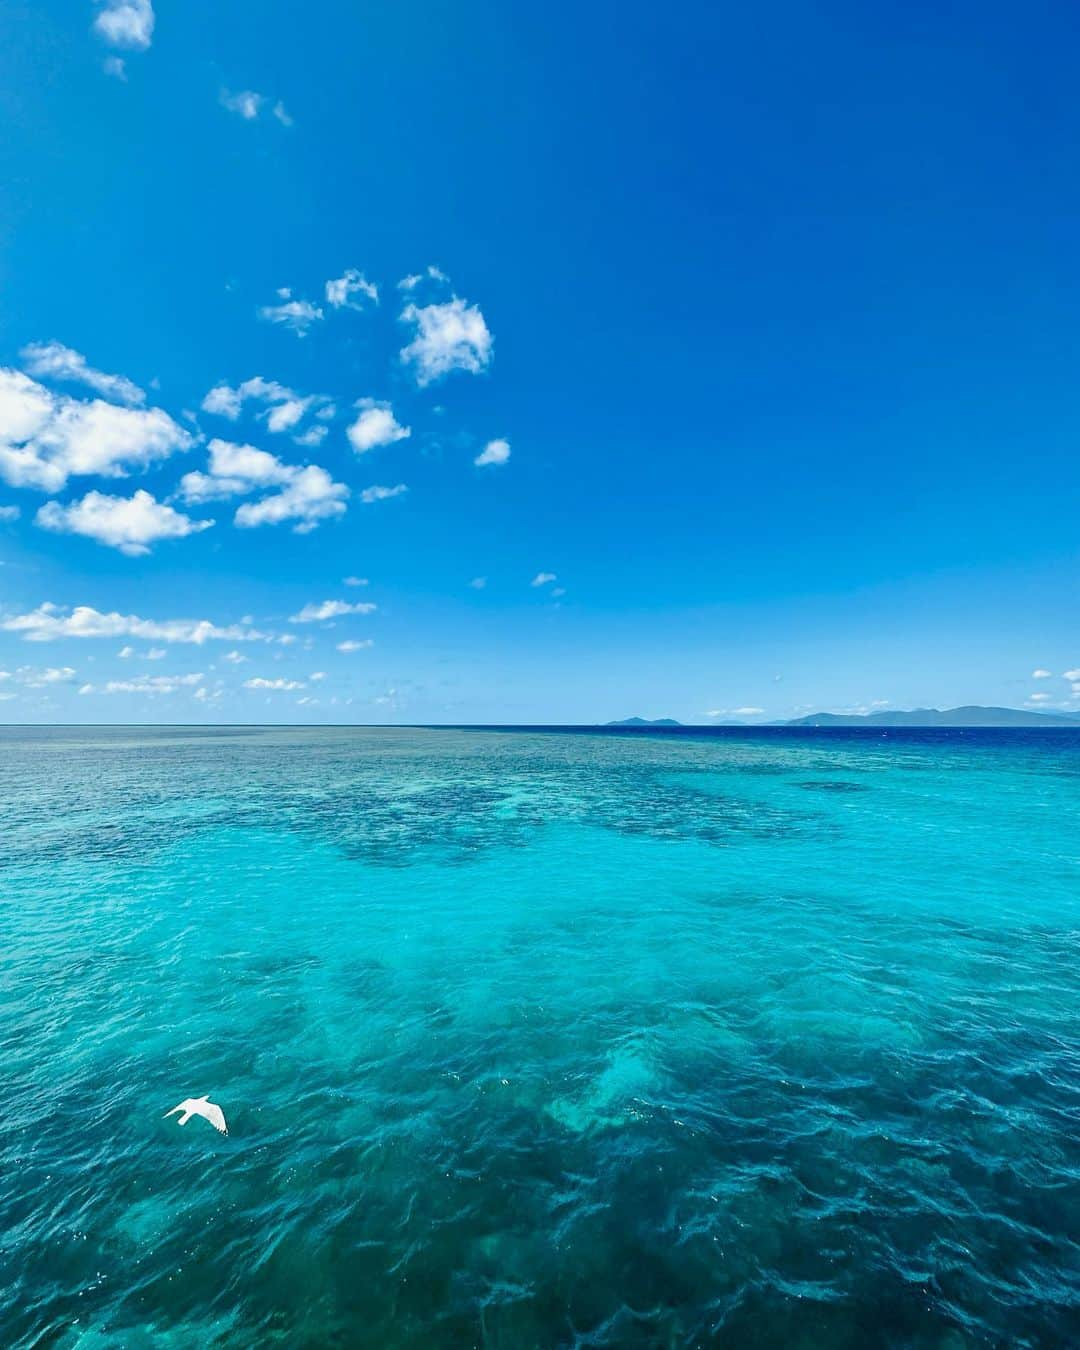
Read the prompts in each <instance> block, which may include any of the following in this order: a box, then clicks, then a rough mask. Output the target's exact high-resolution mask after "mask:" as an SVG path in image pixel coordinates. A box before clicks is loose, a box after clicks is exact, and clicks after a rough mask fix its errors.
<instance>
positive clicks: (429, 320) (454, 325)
mask: <svg viewBox="0 0 1080 1350" xmlns="http://www.w3.org/2000/svg"><path fill="white" fill-rule="evenodd" d="M401 318H402V322H404V323H410V324H412V325H413V326H414V328H415V330H416V336H415V337H414V338H413V340H412V342H410V343H409V344H408V346H406V347H403V348H402V349H401V360H402V361H403V362H404V363H405V364H406V365H411V366H412V367H413V368H414V370H415V373H416V382H417V384H419V385H421V386H423V385H428V384H431V383H432V382H433V381H435V380H439V379H442V378H443V376H444V375H449V374H450V372H451V371H454V370H465V371H468V372H470V373H471V374H473V375H476V374H479V372H480V371H482V370H484V369H485V368H486V367H487V366H488V365H489V364H490V363H491V357H492V343H493V339H492V336H491V332H490V330H489V329H488V326H487V324H486V323H485V322H484V316H483V314H481V313H480V310H479V309H478V308H477V306H476V305H468V304H466V303H465V301H464V300H461V299H459V298H458V297H457V296H455V297H454V298H453V299H452V300H447V301H446V302H445V303H444V304H441V305H422V306H417V305H406V306H405V308H404V309H403V310H402V311H401Z"/></svg>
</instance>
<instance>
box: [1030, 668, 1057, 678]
mask: <svg viewBox="0 0 1080 1350" xmlns="http://www.w3.org/2000/svg"><path fill="white" fill-rule="evenodd" d="M1052 676H1053V671H1051V670H1033V671H1032V672H1031V678H1032V679H1033V680H1049V679H1050V678H1051V677H1052Z"/></svg>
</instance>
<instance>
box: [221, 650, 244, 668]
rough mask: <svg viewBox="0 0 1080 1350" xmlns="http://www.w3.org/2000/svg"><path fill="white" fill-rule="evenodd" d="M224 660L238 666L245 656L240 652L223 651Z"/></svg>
mask: <svg viewBox="0 0 1080 1350" xmlns="http://www.w3.org/2000/svg"><path fill="white" fill-rule="evenodd" d="M224 660H226V661H228V662H230V664H232V665H234V666H239V665H241V664H242V663H243V662H244V661H246V660H247V657H246V656H245V655H244V654H243V653H242V652H237V651H231V652H226V653H225V656H224Z"/></svg>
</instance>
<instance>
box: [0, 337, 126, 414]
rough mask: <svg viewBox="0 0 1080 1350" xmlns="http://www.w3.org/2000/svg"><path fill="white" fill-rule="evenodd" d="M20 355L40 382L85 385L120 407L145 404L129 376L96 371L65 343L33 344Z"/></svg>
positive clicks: (27, 367) (80, 354) (83, 357)
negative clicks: (59, 381)
mask: <svg viewBox="0 0 1080 1350" xmlns="http://www.w3.org/2000/svg"><path fill="white" fill-rule="evenodd" d="M20 355H21V356H22V359H23V364H24V365H25V366H26V369H27V370H28V371H29V372H30V374H31V375H36V376H37V377H38V378H39V379H46V380H69V381H71V382H72V383H74V384H85V385H87V386H88V387H89V388H91V389H93V390H94V391H95V392H96V393H98V394H103V395H104V396H105V398H108V399H112V400H113V401H115V402H117V403H145V402H146V395H145V394H144V393H143V391H142V390H141V389H140V388H139V386H138V385H137V384H134V383H133V382H132V381H131V380H129V379H127V377H126V376H124V375H106V374H105V372H104V371H103V370H95V369H94V367H93V366H91V365H88V364H87V360H86V357H85V356H83V355H82V353H81V352H76V351H73V350H72V349H71V348H70V347H65V346H64V344H63V343H62V342H31V343H30V345H29V346H27V347H24V348H23V349H22V352H21V353H20Z"/></svg>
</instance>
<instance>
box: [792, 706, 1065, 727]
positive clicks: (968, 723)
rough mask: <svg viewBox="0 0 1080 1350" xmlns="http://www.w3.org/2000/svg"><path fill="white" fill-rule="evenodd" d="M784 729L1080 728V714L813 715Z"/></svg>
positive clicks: (920, 711) (931, 711)
mask: <svg viewBox="0 0 1080 1350" xmlns="http://www.w3.org/2000/svg"><path fill="white" fill-rule="evenodd" d="M773 725H779V726H785V727H868V726H869V727H1080V713H1042V712H1029V711H1028V710H1027V709H1024V708H980V707H976V706H967V707H963V708H945V709H941V708H915V709H912V710H911V711H909V712H905V711H901V710H898V711H896V712H877V713H827V712H820V713H811V714H810V715H809V717H796V718H795V719H794V720H793V721H791V722H781V723H774V724H773Z"/></svg>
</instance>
